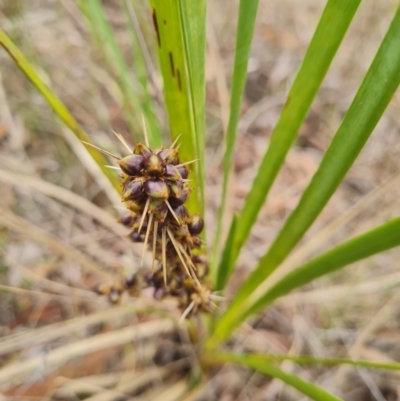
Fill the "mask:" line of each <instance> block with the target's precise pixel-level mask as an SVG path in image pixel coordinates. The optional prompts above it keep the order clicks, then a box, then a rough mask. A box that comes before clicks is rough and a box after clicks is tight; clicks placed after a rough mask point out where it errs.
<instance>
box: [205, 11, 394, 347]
mask: <svg viewBox="0 0 400 401" xmlns="http://www.w3.org/2000/svg"><path fill="white" fill-rule="evenodd" d="M399 83H400V8H398V9H397V12H396V14H395V16H394V19H393V21H392V23H391V25H390V27H389V30H388V32H387V33H386V35H385V38H384V39H383V41H382V44H381V46H380V48H379V50H378V52H377V54H376V56H375V58H374V61H373V62H372V65H371V67H370V68H369V70H368V72H367V74H366V76H365V78H364V80H363V82H362V84H361V86H360V89H359V90H358V92H357V94H356V96H355V98H354V100H353V102H352V104H351V106H350V108H349V110H348V112H347V114H346V116H345V117H344V119H343V122H342V124H341V125H340V127H339V129H338V131H337V133H336V135H335V137H334V138H333V140H332V143H331V145H330V146H329V149H328V150H327V152H326V154H325V156H324V158H323V160H322V162H321V164H320V166H319V168H318V171H317V172H316V174H315V175H314V177H313V179H312V180H311V183H310V185H309V186H308V187H307V189H306V190H305V192H304V194H303V196H302V198H301V199H300V202H299V204H298V205H297V207H296V208H295V210H294V211H293V212H292V214H291V215H290V216H289V218H288V220H287V221H286V223H285V224H284V226H283V228H282V230H281V232H280V233H279V235H278V236H277V238H276V239H275V241H274V242H273V244H272V245H271V247H270V249H269V251H268V252H267V254H266V255H264V256H263V257H262V258H261V260H260V262H259V265H258V267H257V268H256V269H255V270H254V272H253V273H252V274H251V275H250V277H249V278H248V279H247V280H246V281H245V283H244V284H243V286H242V287H241V288H240V290H239V292H238V294H237V296H236V297H235V299H234V300H233V302H232V303H231V305H230V307H229V308H228V310H227V312H226V313H225V314H224V315H223V316H222V318H221V320H220V322H219V323H218V324H217V326H216V332H215V335H214V338H213V339H212V340H211V341H213V342H218V341H220V340H221V339H224V338H226V337H227V336H228V335H229V334H230V333H231V331H232V330H233V328H234V327H236V326H237V325H238V324H240V322H242V321H243V320H244V318H245V317H246V316H247V315H248V313H249V305H247V304H246V300H247V298H248V297H250V296H251V294H252V293H253V292H254V291H255V290H256V288H257V287H258V286H259V285H260V283H261V282H262V281H264V280H265V279H266V278H267V277H268V276H269V275H270V274H271V273H272V272H273V271H274V270H275V269H276V268H277V267H278V266H279V264H280V263H281V262H282V261H283V260H284V259H285V258H286V256H287V255H288V254H289V253H290V251H291V250H292V249H293V248H294V246H295V245H296V244H297V243H298V242H299V241H300V239H301V237H302V236H303V235H304V233H305V232H306V231H307V229H308V228H309V227H310V226H311V224H312V223H313V222H314V220H315V219H316V218H317V216H318V215H319V213H320V212H321V210H322V209H323V208H324V206H325V205H326V203H327V202H328V200H329V199H330V197H331V196H332V195H333V193H334V192H335V190H336V189H337V187H338V186H339V184H340V182H341V181H342V180H343V178H344V177H345V175H346V173H347V171H348V170H349V169H350V167H351V165H352V164H353V162H354V161H355V159H356V158H357V155H358V154H359V152H360V151H361V149H362V147H363V146H364V144H365V142H366V141H367V140H368V138H369V136H370V134H371V133H372V131H373V129H374V127H375V126H376V124H377V123H378V121H379V119H380V117H381V116H382V114H383V112H384V111H385V109H386V107H387V105H388V104H389V102H390V99H391V98H392V96H393V94H394V92H395V91H396V89H397V87H398V86H399ZM245 304H246V305H245ZM252 310H253V309H252Z"/></svg>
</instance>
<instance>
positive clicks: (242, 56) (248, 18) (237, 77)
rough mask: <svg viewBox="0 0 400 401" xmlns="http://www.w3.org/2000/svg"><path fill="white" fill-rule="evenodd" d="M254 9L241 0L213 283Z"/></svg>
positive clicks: (250, 0)
mask: <svg viewBox="0 0 400 401" xmlns="http://www.w3.org/2000/svg"><path fill="white" fill-rule="evenodd" d="M257 9H258V0H240V5H239V19H238V26H237V31H236V32H237V34H236V47H235V61H234V65H233V76H232V89H231V102H230V110H229V122H228V129H227V133H226V148H225V155H224V177H223V183H222V195H221V202H220V205H219V209H218V216H217V223H216V228H215V235H214V243H213V253H212V258H211V266H210V267H211V272H210V274H211V279H212V281H213V282H214V283H215V282H216V280H217V274H218V273H217V267H218V262H219V257H218V255H219V251H220V237H221V228H222V220H223V216H224V210H225V205H226V195H227V190H228V182H229V176H230V171H231V167H232V160H233V152H234V149H235V140H236V131H237V126H238V123H239V117H240V109H241V105H242V99H243V90H244V86H245V84H246V76H247V64H248V61H249V57H250V48H251V42H252V39H253V33H254V25H255V21H256V16H257ZM228 270H230V269H228Z"/></svg>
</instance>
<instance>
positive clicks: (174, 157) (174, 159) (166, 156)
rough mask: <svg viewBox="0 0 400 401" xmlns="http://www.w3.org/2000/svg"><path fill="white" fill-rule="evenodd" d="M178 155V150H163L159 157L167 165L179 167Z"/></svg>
mask: <svg viewBox="0 0 400 401" xmlns="http://www.w3.org/2000/svg"><path fill="white" fill-rule="evenodd" d="M178 153H179V151H178V149H163V150H162V151H161V152H159V153H158V156H160V157H161V159H162V160H163V161H164V162H165V163H167V164H173V165H177V164H179V157H178Z"/></svg>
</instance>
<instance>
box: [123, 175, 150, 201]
mask: <svg viewBox="0 0 400 401" xmlns="http://www.w3.org/2000/svg"><path fill="white" fill-rule="evenodd" d="M145 197H146V195H145V194H144V193H143V184H142V183H141V182H140V181H135V180H129V181H127V182H126V183H125V184H124V185H123V186H122V200H123V201H136V202H141V201H143V200H144V198H145Z"/></svg>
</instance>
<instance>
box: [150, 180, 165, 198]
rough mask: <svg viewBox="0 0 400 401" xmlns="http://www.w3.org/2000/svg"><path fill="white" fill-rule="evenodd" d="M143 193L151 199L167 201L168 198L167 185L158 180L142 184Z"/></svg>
mask: <svg viewBox="0 0 400 401" xmlns="http://www.w3.org/2000/svg"><path fill="white" fill-rule="evenodd" d="M144 191H145V192H146V194H147V195H149V197H150V198H152V199H157V200H167V199H168V197H169V187H168V185H167V184H166V183H165V182H164V181H162V180H158V179H150V180H147V181H146V182H145V184H144Z"/></svg>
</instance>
